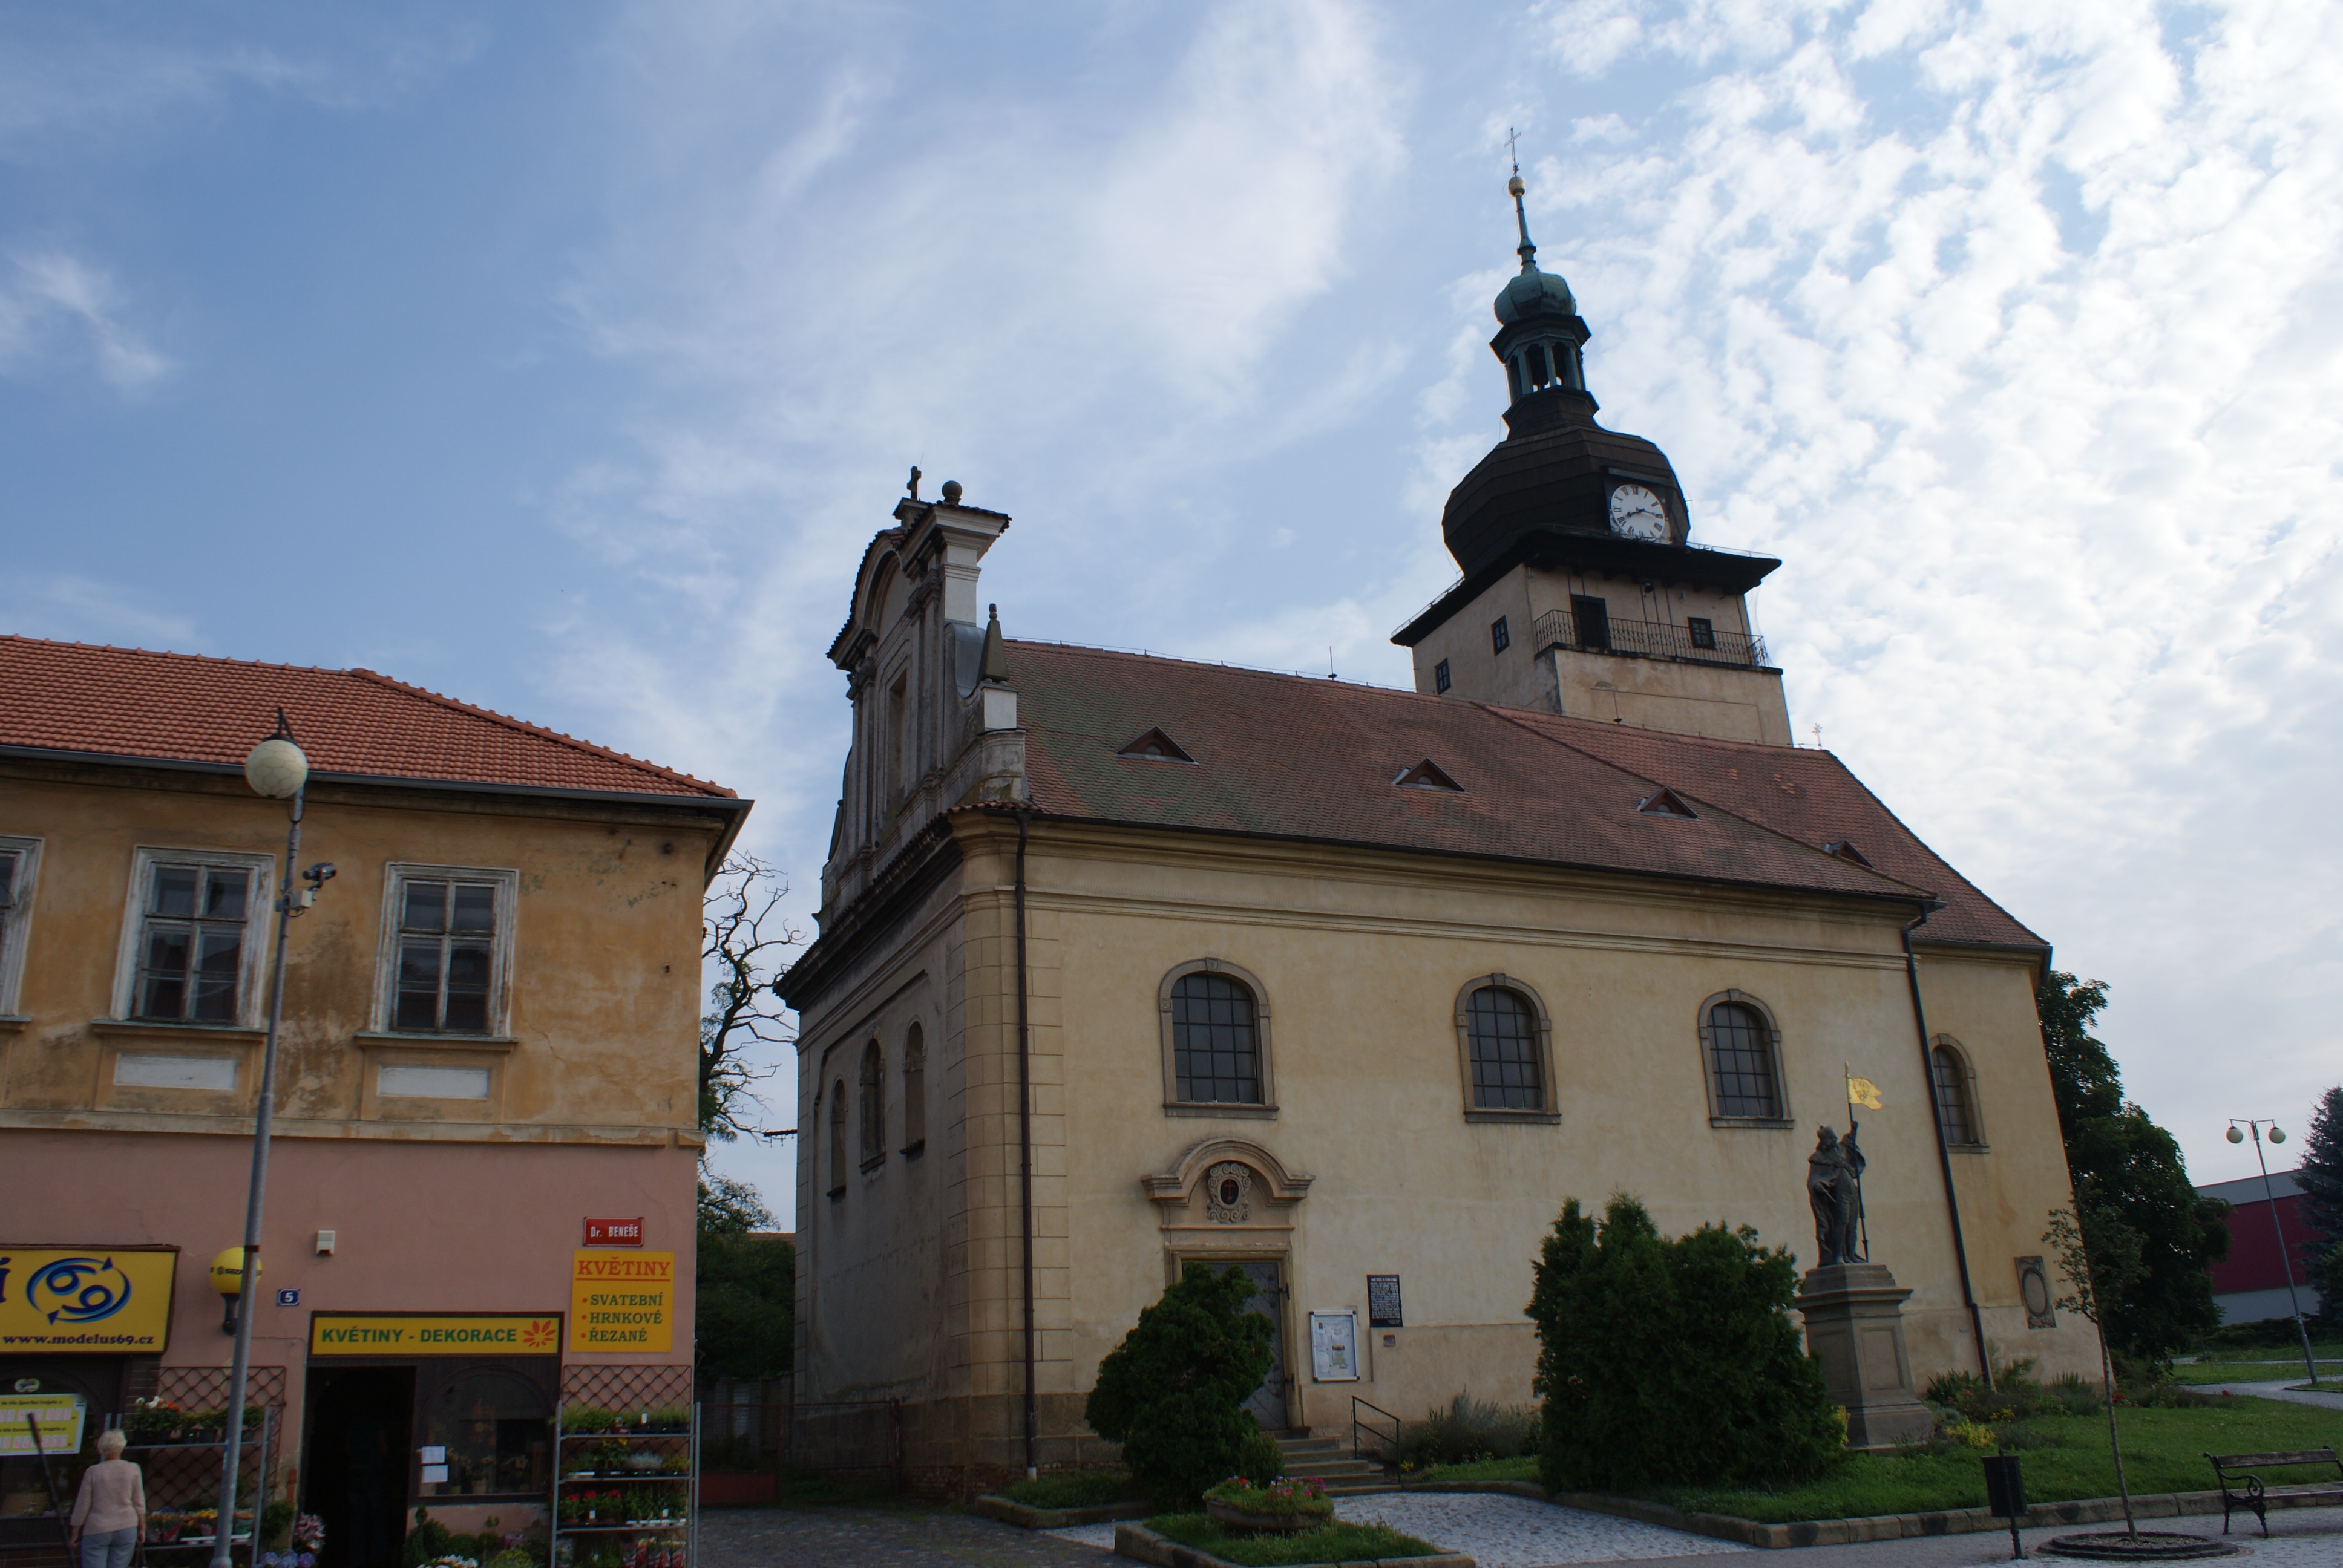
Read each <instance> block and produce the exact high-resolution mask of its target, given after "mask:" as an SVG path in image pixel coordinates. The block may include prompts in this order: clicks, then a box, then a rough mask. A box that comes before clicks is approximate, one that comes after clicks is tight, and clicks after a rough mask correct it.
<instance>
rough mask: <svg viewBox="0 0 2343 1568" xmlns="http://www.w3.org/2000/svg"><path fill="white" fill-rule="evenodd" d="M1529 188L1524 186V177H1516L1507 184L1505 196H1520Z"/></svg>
mask: <svg viewBox="0 0 2343 1568" xmlns="http://www.w3.org/2000/svg"><path fill="white" fill-rule="evenodd" d="M1529 188H1530V187H1529V186H1525V185H1523V184H1522V176H1519V175H1515V176H1513V178H1512V179H1509V180H1507V181H1506V182H1505V194H1506V195H1507V196H1519V195H1521V194H1522V193H1523V191H1525V190H1527V189H1529Z"/></svg>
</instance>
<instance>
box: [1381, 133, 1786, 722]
mask: <svg viewBox="0 0 2343 1568" xmlns="http://www.w3.org/2000/svg"><path fill="white" fill-rule="evenodd" d="M1506 188H1507V190H1508V191H1509V192H1510V193H1511V194H1512V196H1513V216H1514V219H1515V221H1516V223H1517V224H1518V226H1519V228H1520V232H1521V245H1520V246H1519V255H1520V256H1521V258H1522V269H1521V272H1520V274H1519V276H1515V277H1514V278H1513V280H1512V281H1510V282H1509V283H1507V284H1506V285H1505V286H1504V288H1503V290H1502V291H1500V292H1499V294H1498V295H1497V299H1496V307H1495V308H1496V316H1497V321H1498V329H1497V335H1496V337H1493V338H1491V339H1490V340H1489V348H1490V351H1491V352H1492V353H1493V354H1494V355H1495V356H1496V357H1497V360H1498V362H1499V363H1500V364H1501V365H1503V367H1504V371H1505V389H1506V392H1507V395H1508V397H1509V398H1510V407H1507V408H1506V410H1505V429H1506V435H1505V438H1504V440H1503V441H1501V442H1499V443H1498V444H1497V446H1496V447H1493V448H1492V449H1491V451H1490V452H1489V455H1488V456H1487V457H1483V458H1482V459H1481V461H1480V462H1479V463H1477V464H1475V465H1474V466H1473V471H1472V472H1471V473H1469V474H1467V475H1465V476H1464V478H1463V482H1462V483H1460V484H1459V485H1458V486H1457V487H1456V488H1455V489H1454V490H1453V491H1452V492H1450V494H1449V497H1448V506H1447V509H1446V510H1445V511H1444V512H1443V514H1442V517H1441V531H1442V533H1443V536H1444V537H1445V538H1446V540H1447V544H1448V550H1449V553H1450V554H1451V555H1453V556H1454V557H1455V558H1456V565H1457V567H1458V568H1459V569H1460V570H1461V571H1462V572H1463V577H1461V578H1459V579H1458V580H1457V582H1456V584H1455V586H1454V587H1453V588H1450V589H1449V590H1448V591H1447V592H1446V593H1443V594H1442V595H1441V596H1440V597H1439V598H1437V599H1434V600H1433V602H1432V603H1431V604H1430V605H1429V606H1427V607H1426V608H1424V609H1423V613H1421V614H1419V615H1418V616H1416V617H1415V618H1414V619H1413V620H1411V621H1409V622H1408V623H1407V624H1406V625H1405V626H1403V627H1402V628H1400V629H1399V630H1398V631H1397V632H1396V633H1394V634H1393V637H1392V640H1393V642H1395V643H1398V644H1399V645H1400V646H1401V647H1403V648H1408V649H1410V650H1411V651H1412V652H1413V654H1414V658H1415V688H1416V689H1417V690H1418V691H1422V692H1427V693H1432V694H1435V695H1439V696H1444V697H1456V698H1463V699H1469V700H1473V701H1479V702H1491V703H1496V704H1499V705H1502V706H1504V707H1509V708H1534V709H1542V710H1544V711H1546V712H1551V713H1562V714H1567V715H1569V716H1571V717H1573V718H1580V719H1602V720H1605V721H1613V722H1617V723H1622V724H1628V725H1634V726H1638V727H1640V728H1643V729H1664V730H1670V731H1673V732H1674V733H1677V734H1681V735H1702V736H1709V737H1713V738H1716V739H1731V740H1751V741H1761V742H1765V743H1769V744H1773V745H1777V746H1787V745H1789V744H1791V737H1790V715H1789V708H1788V705H1787V704H1786V703H1785V701H1784V699H1783V695H1782V672H1781V671H1780V670H1779V669H1776V668H1772V667H1771V666H1770V665H1768V664H1767V662H1766V658H1765V642H1764V640H1763V639H1762V638H1759V637H1758V636H1757V635H1756V634H1755V630H1754V629H1753V628H1751V626H1750V623H1749V614H1748V606H1747V602H1746V598H1745V596H1746V595H1747V594H1748V592H1749V590H1751V589H1752V588H1755V587H1756V586H1757V585H1758V583H1759V582H1761V581H1762V580H1763V579H1764V578H1765V576H1766V574H1767V573H1769V572H1771V571H1773V570H1774V569H1775V568H1776V567H1779V566H1780V565H1781V564H1782V563H1781V562H1780V561H1777V560H1773V559H1769V558H1765V557H1762V556H1752V555H1743V554H1739V553H1737V552H1732V551H1725V550H1713V549H1704V548H1700V547H1698V546H1696V545H1694V544H1693V543H1692V539H1691V532H1692V530H1691V518H1690V516H1689V515H1688V512H1687V509H1686V508H1685V505H1684V491H1683V488H1682V487H1680V486H1678V485H1677V483H1676V477H1675V470H1674V468H1672V467H1669V466H1668V459H1667V455H1666V454H1665V453H1664V452H1662V451H1661V450H1660V449H1659V448H1658V447H1655V446H1654V445H1653V444H1652V443H1651V442H1649V441H1646V440H1644V438H1643V437H1641V436H1628V435H1623V434H1620V433H1619V432H1617V431H1613V430H1606V429H1604V428H1603V427H1601V426H1600V425H1597V424H1596V423H1595V422H1594V414H1595V410H1596V408H1597V407H1599V405H1597V404H1596V402H1595V400H1594V394H1593V393H1592V392H1590V391H1588V390H1587V387H1586V373H1585V364H1584V352H1583V351H1584V348H1585V346H1586V341H1587V339H1588V338H1589V337H1592V336H1593V332H1592V330H1591V329H1590V328H1589V327H1587V325H1586V323H1585V321H1584V320H1583V319H1582V318H1581V317H1580V316H1579V314H1578V304H1577V301H1576V300H1575V299H1574V298H1573V297H1572V296H1571V292H1570V285H1569V284H1567V283H1565V282H1564V281H1563V279H1562V278H1560V277H1559V276H1555V275H1554V274H1553V273H1550V272H1546V271H1544V270H1542V269H1540V267H1539V266H1538V265H1537V246H1535V245H1534V244H1532V243H1531V242H1530V233H1529V215H1528V213H1527V210H1526V209H1525V208H1524V206H1523V189H1524V187H1523V184H1522V178H1521V176H1520V174H1519V173H1518V172H1516V173H1515V174H1514V176H1513V179H1512V180H1511V181H1510V182H1509V183H1508V185H1507V186H1506Z"/></svg>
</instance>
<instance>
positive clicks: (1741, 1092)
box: [1708, 1001, 1782, 1117]
mask: <svg viewBox="0 0 2343 1568" xmlns="http://www.w3.org/2000/svg"><path fill="white" fill-rule="evenodd" d="M1708 1029H1709V1046H1708V1053H1709V1070H1710V1071H1711V1072H1713V1073H1715V1076H1716V1114H1718V1115H1719V1116H1755V1117H1778V1116H1780V1115H1781V1114H1782V1093H1781V1089H1780V1086H1779V1085H1777V1084H1776V1083H1775V1081H1774V1031H1773V1030H1771V1029H1769V1028H1767V1027H1766V1023H1765V1020H1764V1019H1763V1018H1761V1017H1760V1016H1758V1013H1757V1010H1755V1008H1748V1007H1744V1006H1742V1005H1741V1004H1740V1003H1739V1002H1735V1001H1721V1002H1718V1003H1717V1004H1716V1005H1715V1007H1713V1008H1711V1009H1709V1012H1708Z"/></svg>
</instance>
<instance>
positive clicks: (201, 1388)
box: [132, 1367, 285, 1508]
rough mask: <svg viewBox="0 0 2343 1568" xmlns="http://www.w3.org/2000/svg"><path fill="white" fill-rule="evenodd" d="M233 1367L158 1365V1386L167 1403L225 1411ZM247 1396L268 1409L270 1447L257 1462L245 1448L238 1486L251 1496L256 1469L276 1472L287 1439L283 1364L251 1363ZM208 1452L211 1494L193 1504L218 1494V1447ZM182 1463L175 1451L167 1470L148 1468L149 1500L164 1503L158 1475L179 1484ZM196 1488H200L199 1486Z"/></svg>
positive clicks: (209, 1501)
mask: <svg viewBox="0 0 2343 1568" xmlns="http://www.w3.org/2000/svg"><path fill="white" fill-rule="evenodd" d="M231 1370H232V1369H230V1368H227V1367H162V1368H159V1369H157V1375H156V1384H155V1392H156V1395H157V1396H159V1397H160V1398H161V1399H162V1400H163V1401H164V1402H166V1403H168V1404H176V1405H177V1406H178V1407H179V1408H180V1409H181V1410H221V1411H225V1410H226V1408H227V1378H228V1372H230V1371H231ZM244 1402H245V1403H246V1404H247V1405H258V1406H260V1407H261V1408H262V1409H264V1410H266V1411H267V1412H268V1414H269V1422H268V1449H267V1452H266V1453H263V1454H262V1455H261V1456H260V1462H259V1463H258V1464H257V1465H255V1464H254V1463H253V1462H252V1457H253V1456H252V1450H251V1449H250V1448H249V1447H247V1448H246V1451H245V1459H244V1462H243V1464H242V1465H241V1466H239V1469H241V1470H242V1471H244V1472H245V1474H243V1475H242V1476H240V1477H239V1478H238V1483H237V1491H238V1492H239V1493H240V1494H242V1495H244V1496H245V1497H246V1498H249V1497H250V1496H251V1495H253V1493H252V1482H253V1473H254V1472H257V1474H258V1476H259V1477H263V1478H268V1477H274V1476H275V1475H276V1473H277V1453H278V1451H279V1450H280V1449H281V1448H282V1446H283V1444H284V1441H285V1369H284V1368H283V1367H250V1368H247V1369H246V1375H245V1390H244ZM245 1441H246V1442H247V1443H249V1442H251V1441H252V1434H251V1432H249V1431H247V1432H246V1434H245ZM210 1452H211V1458H210V1459H209V1461H208V1463H209V1465H210V1467H211V1475H212V1481H211V1488H212V1490H211V1495H210V1496H209V1497H198V1498H196V1499H195V1500H194V1501H193V1502H192V1503H189V1504H188V1505H189V1506H196V1507H206V1508H208V1507H210V1506H211V1505H212V1504H213V1503H216V1501H217V1500H218V1497H219V1451H218V1450H217V1449H216V1448H215V1449H213V1450H211V1451H210ZM132 1457H134V1458H136V1455H133V1456H132ZM158 1457H159V1456H158ZM183 1464H184V1461H182V1460H181V1459H180V1458H179V1456H177V1455H173V1456H172V1461H171V1463H170V1465H169V1466H168V1473H162V1474H157V1473H156V1471H155V1470H153V1469H151V1468H150V1470H149V1472H148V1474H149V1476H150V1477H152V1478H153V1479H150V1480H149V1481H148V1482H147V1483H146V1496H147V1502H148V1504H149V1505H150V1506H161V1505H162V1504H161V1503H158V1501H157V1495H156V1494H157V1490H158V1488H157V1485H156V1483H157V1482H158V1481H160V1482H164V1483H170V1484H169V1485H168V1486H167V1489H168V1490H172V1491H177V1490H179V1489H180V1488H179V1487H178V1486H177V1485H176V1483H177V1482H178V1480H179V1477H178V1476H177V1475H176V1471H177V1470H178V1469H180V1468H182V1466H183ZM197 1490H198V1491H200V1488H197ZM175 1501H176V1500H175Z"/></svg>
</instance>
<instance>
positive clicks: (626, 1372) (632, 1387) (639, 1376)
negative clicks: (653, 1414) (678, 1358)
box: [561, 1363, 692, 1414]
mask: <svg viewBox="0 0 2343 1568" xmlns="http://www.w3.org/2000/svg"><path fill="white" fill-rule="evenodd" d="M691 1397H692V1379H691V1368H690V1366H689V1364H686V1365H683V1366H649V1365H639V1364H628V1363H618V1364H612V1365H605V1366H590V1365H579V1364H575V1363H573V1364H571V1365H568V1366H565V1367H563V1368H562V1369H561V1402H562V1403H563V1404H565V1405H594V1406H598V1407H599V1408H600V1409H603V1410H607V1411H610V1412H615V1413H618V1414H628V1413H631V1412H637V1411H645V1410H657V1409H659V1407H660V1406H662V1405H689V1404H690V1403H691Z"/></svg>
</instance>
